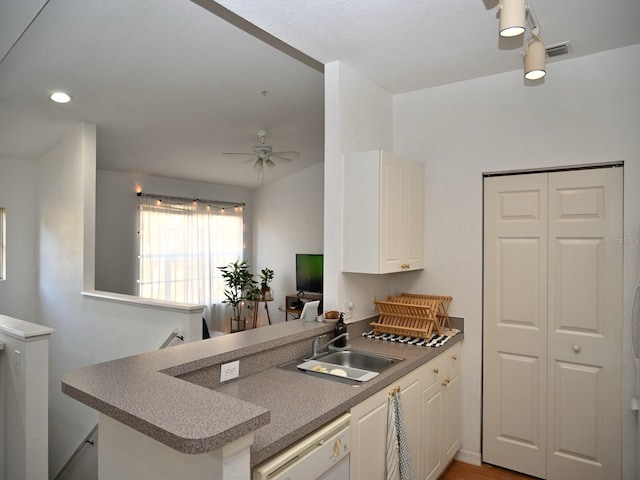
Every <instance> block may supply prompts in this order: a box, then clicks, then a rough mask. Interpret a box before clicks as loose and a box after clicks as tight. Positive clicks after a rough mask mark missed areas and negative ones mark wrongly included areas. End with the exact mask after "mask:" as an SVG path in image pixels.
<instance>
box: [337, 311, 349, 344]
mask: <svg viewBox="0 0 640 480" xmlns="http://www.w3.org/2000/svg"><path fill="white" fill-rule="evenodd" d="M343 333H347V325H346V324H345V323H344V312H340V317H338V322H337V323H336V327H335V334H336V337H337V336H339V335H342V334H343ZM334 345H335V346H336V347H337V348H344V347H346V346H347V338H346V337H344V338H341V339H340V340H336V341H335V343H334Z"/></svg>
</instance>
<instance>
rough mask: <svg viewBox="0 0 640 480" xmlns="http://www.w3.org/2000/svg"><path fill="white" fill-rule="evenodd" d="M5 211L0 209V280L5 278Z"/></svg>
mask: <svg viewBox="0 0 640 480" xmlns="http://www.w3.org/2000/svg"><path fill="white" fill-rule="evenodd" d="M6 217H7V209H6V208H2V207H0V280H4V279H6V278H7V233H6V229H7V228H6V226H7V222H6Z"/></svg>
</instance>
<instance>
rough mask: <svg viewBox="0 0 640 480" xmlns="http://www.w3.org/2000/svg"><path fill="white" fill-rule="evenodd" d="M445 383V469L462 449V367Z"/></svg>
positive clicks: (448, 377)
mask: <svg viewBox="0 0 640 480" xmlns="http://www.w3.org/2000/svg"><path fill="white" fill-rule="evenodd" d="M447 380H448V381H447ZM443 383H444V385H443V395H442V399H443V403H442V406H443V418H444V428H443V430H442V433H443V436H442V437H443V438H442V441H443V451H444V465H443V467H445V466H446V465H448V464H449V462H451V460H452V459H453V456H454V455H455V454H456V452H457V451H458V449H459V448H460V414H461V411H460V367H456V368H454V369H453V370H452V371H451V373H449V375H448V376H447V378H446V379H445V381H444V382H443Z"/></svg>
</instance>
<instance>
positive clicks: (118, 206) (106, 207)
mask: <svg viewBox="0 0 640 480" xmlns="http://www.w3.org/2000/svg"><path fill="white" fill-rule="evenodd" d="M140 189H142V191H143V192H146V193H157V194H159V195H169V196H175V197H187V198H202V199H208V200H221V201H229V202H237V203H245V204H246V206H245V209H244V220H245V234H244V238H245V259H247V260H249V261H251V251H252V246H251V238H252V231H251V225H252V205H251V190H249V189H246V188H240V187H231V186H228V185H216V184H212V183H204V182H192V181H187V180H177V179H174V178H166V177H157V176H151V175H141V174H133V173H120V172H112V171H108V170H98V171H97V181H96V279H95V281H96V284H95V287H96V289H98V290H104V291H108V292H116V293H124V294H128V295H137V283H136V279H137V278H138V258H137V255H138V243H137V242H138V238H137V235H136V232H137V228H138V222H137V218H138V216H137V213H138V210H137V207H138V197H137V196H136V192H138V191H139V190H140Z"/></svg>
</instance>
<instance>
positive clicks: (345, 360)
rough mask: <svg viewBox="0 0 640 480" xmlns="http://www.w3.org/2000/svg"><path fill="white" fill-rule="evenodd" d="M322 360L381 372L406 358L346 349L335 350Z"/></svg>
mask: <svg viewBox="0 0 640 480" xmlns="http://www.w3.org/2000/svg"><path fill="white" fill-rule="evenodd" d="M319 360H321V361H322V362H325V363H331V364H333V365H340V366H343V367H351V368H359V369H361V370H368V371H370V372H381V371H383V370H384V369H385V368H389V367H390V366H391V365H394V364H396V363H398V362H401V361H402V360H404V358H398V357H389V356H387V355H378V354H376V353H369V352H361V351H358V350H344V351H342V352H333V353H330V354H329V355H325V356H323V357H321V358H319Z"/></svg>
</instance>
